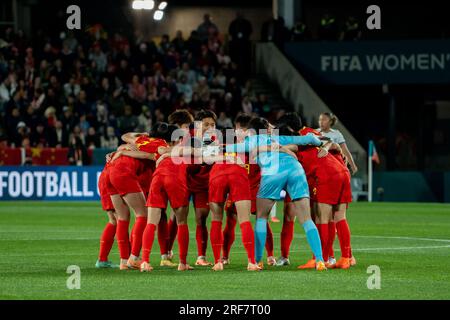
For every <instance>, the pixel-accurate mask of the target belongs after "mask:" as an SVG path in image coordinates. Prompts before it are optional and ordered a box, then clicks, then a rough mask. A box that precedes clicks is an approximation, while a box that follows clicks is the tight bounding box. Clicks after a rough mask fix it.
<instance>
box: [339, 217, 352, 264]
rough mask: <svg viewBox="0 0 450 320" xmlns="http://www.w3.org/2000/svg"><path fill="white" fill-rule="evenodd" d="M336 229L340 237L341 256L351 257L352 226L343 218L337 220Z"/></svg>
mask: <svg viewBox="0 0 450 320" xmlns="http://www.w3.org/2000/svg"><path fill="white" fill-rule="evenodd" d="M336 229H337V234H338V239H339V245H340V247H341V256H342V257H343V258H350V257H351V255H350V251H351V247H350V228H349V226H348V223H347V220H346V219H344V220H341V221H338V222H336Z"/></svg>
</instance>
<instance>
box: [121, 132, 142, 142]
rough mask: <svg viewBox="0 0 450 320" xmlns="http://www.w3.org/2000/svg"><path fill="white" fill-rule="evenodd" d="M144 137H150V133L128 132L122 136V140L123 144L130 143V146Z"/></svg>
mask: <svg viewBox="0 0 450 320" xmlns="http://www.w3.org/2000/svg"><path fill="white" fill-rule="evenodd" d="M142 136H147V137H148V133H147V132H127V133H125V134H123V135H122V137H121V139H122V141H123V142H125V143H128V144H136V140H137V139H138V138H139V137H142Z"/></svg>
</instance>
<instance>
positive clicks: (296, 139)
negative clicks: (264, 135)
mask: <svg viewBox="0 0 450 320" xmlns="http://www.w3.org/2000/svg"><path fill="white" fill-rule="evenodd" d="M275 141H276V142H278V143H279V144H280V145H282V146H285V145H287V144H296V145H307V144H312V145H314V146H320V145H321V144H322V142H321V141H320V140H319V138H317V137H316V136H315V135H313V134H307V135H305V136H277V137H276V139H275Z"/></svg>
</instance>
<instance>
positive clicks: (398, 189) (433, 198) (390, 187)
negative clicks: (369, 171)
mask: <svg viewBox="0 0 450 320" xmlns="http://www.w3.org/2000/svg"><path fill="white" fill-rule="evenodd" d="M373 200H374V201H387V202H389V201H392V202H450V172H420V171H402V172H400V171H385V172H374V177H373Z"/></svg>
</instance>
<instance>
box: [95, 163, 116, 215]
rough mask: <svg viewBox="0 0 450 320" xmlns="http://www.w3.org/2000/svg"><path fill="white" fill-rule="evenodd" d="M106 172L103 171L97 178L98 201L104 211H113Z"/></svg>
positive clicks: (107, 173)
mask: <svg viewBox="0 0 450 320" xmlns="http://www.w3.org/2000/svg"><path fill="white" fill-rule="evenodd" d="M108 175H109V172H108V170H103V171H102V173H101V174H100V177H99V178H98V191H99V192H100V201H101V203H102V209H103V210H104V211H114V206H113V203H112V201H111V197H110V196H109V192H108Z"/></svg>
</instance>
